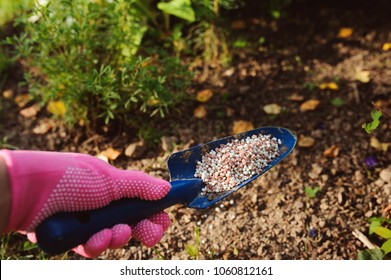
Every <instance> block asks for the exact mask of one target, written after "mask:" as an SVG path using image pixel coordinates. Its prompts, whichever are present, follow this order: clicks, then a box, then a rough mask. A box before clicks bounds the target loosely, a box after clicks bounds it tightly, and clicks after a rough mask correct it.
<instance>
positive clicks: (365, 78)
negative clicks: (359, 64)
mask: <svg viewBox="0 0 391 280" xmlns="http://www.w3.org/2000/svg"><path fill="white" fill-rule="evenodd" d="M370 74H371V72H369V71H363V70H362V71H358V72H357V73H356V75H355V76H354V79H355V80H357V81H360V82H362V83H368V82H369V81H370V80H371V78H370Z"/></svg>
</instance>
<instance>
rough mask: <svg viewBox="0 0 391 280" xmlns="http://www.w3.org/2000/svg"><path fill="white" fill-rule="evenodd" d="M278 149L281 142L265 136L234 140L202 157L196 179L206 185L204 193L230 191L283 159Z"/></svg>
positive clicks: (197, 166)
mask: <svg viewBox="0 0 391 280" xmlns="http://www.w3.org/2000/svg"><path fill="white" fill-rule="evenodd" d="M279 145H281V140H280V139H277V138H275V137H272V136H271V135H262V134H259V135H253V136H252V137H247V138H244V139H241V140H239V139H235V140H232V141H230V142H228V143H227V144H222V145H220V147H219V148H216V149H215V150H212V151H210V152H208V153H207V154H205V155H203V156H202V159H201V161H198V162H197V165H196V171H195V174H194V176H195V177H197V178H201V180H202V181H203V182H204V183H205V188H204V189H203V190H202V191H203V193H206V192H223V191H227V190H230V189H232V188H234V187H235V186H237V185H238V184H240V183H241V182H243V181H245V180H247V179H250V178H251V177H252V176H254V175H256V174H259V173H261V172H262V171H263V169H264V168H265V167H266V166H267V165H268V164H269V163H270V162H271V161H272V160H273V159H274V158H276V157H277V156H279V155H280V151H279Z"/></svg>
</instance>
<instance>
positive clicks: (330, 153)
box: [323, 145, 339, 158]
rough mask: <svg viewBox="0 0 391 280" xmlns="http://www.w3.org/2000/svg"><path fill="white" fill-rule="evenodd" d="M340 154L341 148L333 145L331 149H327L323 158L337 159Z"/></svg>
mask: <svg viewBox="0 0 391 280" xmlns="http://www.w3.org/2000/svg"><path fill="white" fill-rule="evenodd" d="M338 154H339V147H338V145H332V146H331V147H329V148H327V149H326V150H325V151H324V152H323V156H325V157H333V158H335V157H337V156H338Z"/></svg>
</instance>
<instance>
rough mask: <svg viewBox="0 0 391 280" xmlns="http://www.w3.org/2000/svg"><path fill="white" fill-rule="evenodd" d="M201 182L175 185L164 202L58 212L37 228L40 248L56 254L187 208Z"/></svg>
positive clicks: (129, 201) (122, 203) (134, 200)
mask: <svg viewBox="0 0 391 280" xmlns="http://www.w3.org/2000/svg"><path fill="white" fill-rule="evenodd" d="M201 187H202V181H201V180H199V179H188V180H177V181H172V182H171V189H170V191H169V193H168V194H167V195H166V196H165V197H164V198H162V199H161V200H156V201H145V200H141V199H137V198H131V199H129V198H123V199H120V200H117V201H113V202H112V203H110V204H109V205H107V206H105V207H103V208H99V209H96V210H91V211H83V212H67V213H65V212H62V213H57V214H55V215H53V216H51V217H49V218H48V219H46V220H45V221H43V222H42V223H41V224H40V225H39V226H38V227H37V229H36V236H37V242H38V246H39V247H40V248H41V249H42V250H44V251H45V252H47V253H49V254H51V255H56V254H60V253H63V252H65V251H68V250H70V249H72V248H74V247H76V246H78V245H79V244H84V243H85V242H87V240H88V239H89V238H90V237H91V236H92V235H93V234H95V233H97V232H99V231H101V230H103V229H105V228H111V227H113V226H115V225H116V224H129V225H132V224H135V223H137V222H138V221H140V220H142V219H144V218H147V217H149V216H151V215H153V214H156V213H158V212H160V211H162V210H164V209H166V208H167V207H170V206H172V205H175V204H184V205H187V204H188V203H190V202H191V201H192V200H193V199H194V198H195V197H197V196H198V194H199V192H200V191H201Z"/></svg>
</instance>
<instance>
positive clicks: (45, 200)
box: [0, 150, 171, 258]
mask: <svg viewBox="0 0 391 280" xmlns="http://www.w3.org/2000/svg"><path fill="white" fill-rule="evenodd" d="M0 156H1V157H3V158H4V160H5V163H6V166H7V170H8V176H9V181H10V188H11V211H10V217H9V221H8V226H7V229H6V231H11V230H19V231H25V232H26V233H27V235H28V237H29V239H30V240H32V241H34V239H35V234H34V230H35V228H36V227H37V226H38V225H39V223H41V222H42V221H44V220H45V219H46V218H47V217H49V216H51V215H52V214H54V213H57V212H72V211H85V210H92V209H96V208H100V207H103V206H106V205H107V204H109V203H110V202H111V201H113V200H118V199H120V198H140V199H143V200H159V199H161V198H163V197H164V196H165V195H166V194H167V193H168V192H169V190H170V188H171V185H170V183H169V182H167V181H164V180H162V179H157V178H154V177H151V176H149V175H147V174H145V173H143V172H140V171H127V170H119V169H117V168H115V167H113V166H111V165H110V164H108V163H106V162H104V161H102V160H100V159H98V158H95V157H93V156H90V155H84V154H77V153H60V152H39V151H8V150H0ZM169 225H170V219H169V217H168V215H167V214H166V213H165V212H160V213H158V214H155V215H153V216H152V217H149V218H148V219H145V220H142V221H140V222H138V223H137V224H136V225H134V226H132V227H131V226H129V225H126V224H118V225H116V226H114V227H112V228H110V229H104V230H102V231H100V232H97V233H96V234H94V235H93V236H92V237H91V238H90V239H89V240H88V241H87V242H86V244H81V245H79V246H78V247H76V248H74V249H73V250H74V251H75V252H77V253H79V254H81V255H82V256H85V257H89V258H95V257H97V256H99V255H100V254H101V253H102V252H103V251H104V250H106V249H107V248H119V247H122V246H123V245H125V244H126V243H127V242H128V241H129V239H130V238H131V237H134V238H136V239H138V240H140V241H141V242H142V243H143V244H144V245H145V246H149V247H151V246H153V245H155V244H156V243H157V242H159V241H160V239H161V237H162V235H163V233H164V231H165V230H167V228H168V227H169ZM35 241H36V240H35Z"/></svg>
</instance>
